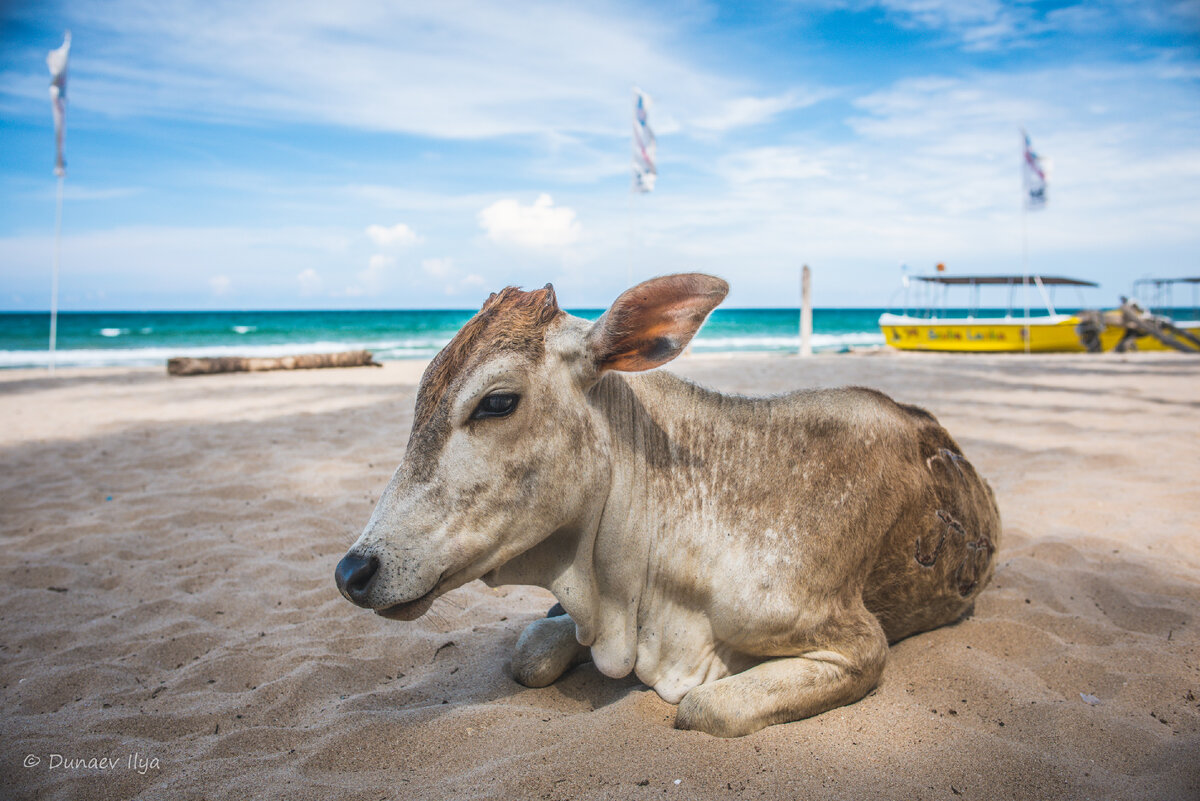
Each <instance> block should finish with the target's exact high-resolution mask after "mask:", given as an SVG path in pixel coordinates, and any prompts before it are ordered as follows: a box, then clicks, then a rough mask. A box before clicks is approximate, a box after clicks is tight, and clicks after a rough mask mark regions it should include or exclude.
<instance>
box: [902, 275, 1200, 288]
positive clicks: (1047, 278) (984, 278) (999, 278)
mask: <svg viewBox="0 0 1200 801" xmlns="http://www.w3.org/2000/svg"><path fill="white" fill-rule="evenodd" d="M913 278H915V279H917V280H918V281H928V282H929V283H931V284H946V285H974V286H980V285H987V284H999V285H1002V286H1007V285H1009V284H1019V283H1023V282H1024V281H1025V276H1023V275H914V276H913ZM1191 280H1200V279H1191ZM1039 281H1040V282H1041V284H1042V286H1100V285H1099V284H1096V283H1093V282H1091V281H1080V280H1079V279H1077V278H1061V277H1058V276H1054V275H1031V276H1029V282H1030V283H1033V284H1035V283H1037V282H1039Z"/></svg>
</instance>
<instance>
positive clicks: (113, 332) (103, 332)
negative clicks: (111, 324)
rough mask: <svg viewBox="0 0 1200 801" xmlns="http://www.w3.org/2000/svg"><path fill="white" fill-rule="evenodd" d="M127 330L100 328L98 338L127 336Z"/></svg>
mask: <svg viewBox="0 0 1200 801" xmlns="http://www.w3.org/2000/svg"><path fill="white" fill-rule="evenodd" d="M128 333H129V329H128V328H101V329H100V336H102V337H119V336H121V334H128Z"/></svg>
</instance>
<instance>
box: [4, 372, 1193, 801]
mask: <svg viewBox="0 0 1200 801" xmlns="http://www.w3.org/2000/svg"><path fill="white" fill-rule="evenodd" d="M422 366H423V365H421V364H419V363H403V362H393V363H389V364H387V365H386V366H385V367H384V368H382V369H367V368H360V369H348V370H322V371H308V372H280V373H261V374H237V375H219V376H207V377H198V378H168V377H167V375H166V374H165V370H163V369H160V368H159V369H136V370H125V369H96V370H69V371H60V374H59V375H58V376H57V377H55V378H50V377H48V376H46V374H45V373H44V372H37V371H26V370H16V371H4V372H0V417H2V419H4V420H5V421H6V425H5V426H4V427H3V429H2V430H0V448H2V452H3V457H2V465H3V469H2V471H0V537H2V543H3V551H4V560H3V570H4V580H3V583H2V585H0V697H2V698H3V718H2V721H0V734H2V737H0V773H2V774H3V775H4V776H5V777H6V778H5V780H4V787H3V789H2V790H0V795H3V796H4V797H11V798H14V799H30V798H54V799H130V798H138V799H167V798H170V799H212V798H231V799H232V798H236V799H242V798H267V799H310V798H311V799H328V798H333V797H345V798H356V799H357V798H362V799H459V798H462V799H469V798H496V799H547V800H557V799H584V798H588V799H590V798H600V799H651V798H687V799H709V798H712V799H717V798H722V799H723V798H746V799H753V798H845V799H864V798H906V799H918V798H920V799H943V798H944V799H959V798H962V799H1049V798H1054V799H1073V798H1079V799H1098V798H1119V799H1187V798H1193V799H1194V798H1198V797H1200V761H1198V760H1197V756H1196V755H1197V754H1200V522H1198V519H1200V493H1198V492H1197V484H1198V482H1200V449H1198V448H1197V441H1198V440H1197V432H1200V360H1197V359H1195V358H1191V357H1186V356H1179V355H1177V354H1173V353H1162V354H1134V355H1129V356H1116V355H1104V356H1073V355H1055V356H1040V357H1019V356H1018V357H1011V356H980V355H925V354H897V353H883V352H881V353H868V354H853V355H830V356H819V357H816V358H813V359H808V360H800V359H798V358H794V357H778V356H776V357H754V356H750V357H747V356H739V357H737V358H730V357H688V358H685V359H681V360H679V361H678V362H676V363H675V364H673V365H671V367H670V369H672V370H673V371H674V372H677V373H680V374H682V375H685V376H687V377H690V378H692V379H694V380H696V381H698V382H700V383H703V384H706V385H708V386H712V387H716V388H719V389H723V390H728V391H736V392H742V393H748V394H768V393H777V392H783V391H787V390H790V389H796V388H802V387H814V386H840V385H846V384H857V385H865V386H872V387H876V388H879V389H881V390H883V391H885V392H887V393H889V394H891V395H892V396H894V397H895V398H897V399H898V400H900V401H903V402H906V403H914V404H917V405H920V406H923V407H925V408H927V409H929V410H930V411H931V412H933V413H934V414H935V415H937V417H938V418H939V420H940V421H941V422H942V423H943V424H944V425H945V426H946V427H947V429H948V430H949V431H950V432H951V433H952V434H953V435H954V436H955V437H956V439H957V440H958V441H959V443H960V444H961V445H962V447H963V449H964V450H965V452H966V455H967V457H968V458H969V459H970V460H971V461H972V463H973V464H974V465H975V466H976V467H977V469H978V470H979V472H980V473H981V474H982V475H984V476H985V477H986V478H987V479H988V480H989V481H990V482H991V484H992V486H993V488H994V489H995V491H996V495H997V497H998V499H999V503H1000V509H1001V513H1002V516H1003V521H1004V540H1003V542H1002V543H1001V548H1000V554H999V560H998V567H997V570H996V574H995V579H994V581H993V583H992V585H991V586H990V587H989V588H988V589H987V590H986V591H985V592H984V593H983V594H982V595H981V596H980V598H979V601H978V603H977V607H976V612H975V615H974V616H973V617H971V618H969V619H967V620H965V621H963V622H961V623H959V624H958V625H955V626H951V627H947V628H943V629H939V630H937V631H933V632H930V633H926V634H922V635H919V636H916V637H912V638H909V639H907V640H905V641H903V642H900V643H899V644H897V645H895V646H894V647H893V648H892V649H891V654H890V657H889V661H888V665H887V668H886V670H885V672H884V676H883V680H882V683H881V684H880V686H879V687H878V689H876V690H875V691H874V692H872V693H871V694H870V695H869V696H868V697H866V698H865V699H863V700H862V701H860V702H858V703H856V704H853V705H851V706H847V707H844V708H841V709H837V710H834V711H832V712H829V713H826V714H824V715H820V716H818V717H816V718H812V719H809V720H805V721H800V722H796V723H791V724H786V725H781V726H774V727H769V728H768V729H766V730H763V731H761V732H758V733H756V734H753V735H750V736H748V737H744V738H741V739H736V740H721V739H716V738H713V737H710V736H708V735H705V734H701V733H697V732H688V731H677V730H675V729H674V728H673V727H672V721H673V719H674V714H675V708H674V707H673V706H670V705H668V704H666V703H664V702H663V701H661V700H660V699H659V698H658V697H657V696H656V695H655V694H654V692H653V691H651V690H649V689H647V688H646V687H645V686H643V685H641V684H639V683H638V682H637V681H636V679H633V678H629V679H625V680H612V679H608V678H606V677H604V676H602V675H600V674H599V673H598V672H597V671H596V670H595V668H594V667H592V666H591V665H590V664H587V665H583V666H580V667H579V668H577V669H575V670H574V671H572V672H571V673H569V674H568V675H567V676H565V677H564V678H563V679H562V680H561V681H560V682H558V683H557V684H554V685H552V686H550V687H547V688H543V689H536V690H535V689H526V688H524V687H521V686H519V685H517V684H516V683H515V682H514V681H513V680H512V679H511V678H510V676H509V673H508V660H509V658H510V655H511V652H512V649H513V646H514V644H515V642H516V639H517V637H518V635H519V634H520V632H521V630H522V628H523V626H524V625H525V624H526V623H528V622H529V621H530V620H532V619H534V618H535V617H538V616H541V615H542V614H544V613H545V611H546V609H547V608H548V607H549V606H550V604H551V603H553V599H552V596H550V595H549V593H547V592H545V591H544V590H541V589H536V588H530V587H504V588H499V589H490V588H487V587H485V586H484V585H483V584H481V583H479V582H474V583H472V584H469V585H467V586H465V587H463V588H460V589H458V590H455V591H453V592H452V593H450V594H449V595H447V596H446V597H445V598H443V599H440V600H439V601H437V602H436V603H435V605H434V607H433V609H432V610H431V612H430V613H429V614H428V615H426V616H425V617H424V618H422V619H420V620H418V621H415V622H412V623H402V622H394V621H388V620H384V619H382V618H380V617H377V616H375V615H372V614H369V613H367V612H365V611H362V610H358V609H355V608H354V607H352V606H351V605H350V604H348V603H347V602H346V601H345V600H343V599H342V598H341V597H340V596H339V595H338V593H337V591H336V589H335V587H334V584H333V580H332V572H333V567H334V565H335V564H336V562H337V561H338V559H339V558H341V556H342V555H343V554H344V552H345V551H346V549H347V547H348V546H349V545H350V544H351V543H352V542H353V541H354V539H355V538H356V537H357V536H358V533H359V532H360V530H361V528H362V526H363V524H364V523H365V522H366V520H367V518H368V516H369V515H370V512H371V510H372V508H373V506H374V504H375V501H376V499H377V497H378V496H379V493H380V492H381V491H382V489H383V488H384V486H385V484H386V483H387V481H388V479H389V478H390V476H391V473H392V471H393V470H394V469H395V467H396V466H397V465H398V464H399V462H400V459H401V457H402V454H403V452H404V446H405V442H406V439H407V436H408V430H409V427H410V425H411V421H412V411H413V401H414V396H415V390H416V383H417V380H418V378H419V376H420V371H421V368H422Z"/></svg>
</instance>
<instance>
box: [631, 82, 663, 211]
mask: <svg viewBox="0 0 1200 801" xmlns="http://www.w3.org/2000/svg"><path fill="white" fill-rule="evenodd" d="M633 97H634V101H633V188H634V191H637V192H643V193H644V192H653V191H654V181H655V179H656V178H658V168H657V167H656V166H655V165H654V160H655V158H656V157H657V155H658V144H657V143H656V142H655V141H654V131H652V130H650V124H649V122H648V121H647V113H648V111H649V107H650V96H649V95H647V94H646V93H645V92H643V91H642V90H641V89H637V88H634V90H633Z"/></svg>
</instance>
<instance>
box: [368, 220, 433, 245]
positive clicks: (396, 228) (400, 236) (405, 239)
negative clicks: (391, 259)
mask: <svg viewBox="0 0 1200 801" xmlns="http://www.w3.org/2000/svg"><path fill="white" fill-rule="evenodd" d="M367 237H368V238H370V240H371V241H372V242H374V243H375V245H376V246H377V247H381V248H391V247H402V246H404V245H415V244H417V243H418V242H420V241H421V237H419V236H417V233H416V231H414V230H413V229H411V228H409V227H408V226H407V225H405V224H404V223H396V224H395V225H393V226H392V227H391V228H388V227H387V226H384V225H368V226H367Z"/></svg>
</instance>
